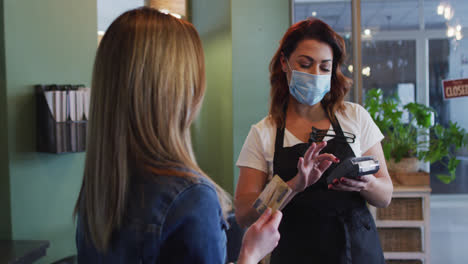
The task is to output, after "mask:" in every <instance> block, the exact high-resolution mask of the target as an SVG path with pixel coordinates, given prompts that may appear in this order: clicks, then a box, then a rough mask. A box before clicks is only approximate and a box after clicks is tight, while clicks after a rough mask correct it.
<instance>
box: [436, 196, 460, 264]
mask: <svg viewBox="0 0 468 264" xmlns="http://www.w3.org/2000/svg"><path fill="white" fill-rule="evenodd" d="M431 263H432V264H442V263H443V264H466V263H468V194H451V195H440V194H437V195H431Z"/></svg>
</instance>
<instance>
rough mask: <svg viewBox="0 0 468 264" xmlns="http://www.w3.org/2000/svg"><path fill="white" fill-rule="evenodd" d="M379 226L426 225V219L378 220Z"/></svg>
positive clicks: (376, 223)
mask: <svg viewBox="0 0 468 264" xmlns="http://www.w3.org/2000/svg"><path fill="white" fill-rule="evenodd" d="M375 225H376V226H377V227H424V226H425V223H424V221H399V220H377V221H375Z"/></svg>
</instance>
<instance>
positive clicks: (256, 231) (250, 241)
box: [239, 208, 283, 263]
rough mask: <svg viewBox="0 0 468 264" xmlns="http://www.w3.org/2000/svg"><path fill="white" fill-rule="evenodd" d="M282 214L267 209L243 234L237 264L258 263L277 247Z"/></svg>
mask: <svg viewBox="0 0 468 264" xmlns="http://www.w3.org/2000/svg"><path fill="white" fill-rule="evenodd" d="M282 216H283V215H282V213H281V212H280V211H278V210H275V211H273V210H272V209H271V208H267V209H266V210H265V212H263V214H262V215H261V216H260V218H259V219H258V220H257V221H256V222H255V223H254V224H252V225H251V226H250V227H249V229H247V231H246V232H245V235H244V238H243V241H242V248H241V252H240V256H239V263H258V262H259V261H260V260H261V259H263V258H264V257H265V256H266V255H267V254H268V253H270V252H271V251H273V249H274V248H275V247H276V246H277V245H278V242H279V239H280V234H279V232H278V226H279V224H280V222H281V218H282Z"/></svg>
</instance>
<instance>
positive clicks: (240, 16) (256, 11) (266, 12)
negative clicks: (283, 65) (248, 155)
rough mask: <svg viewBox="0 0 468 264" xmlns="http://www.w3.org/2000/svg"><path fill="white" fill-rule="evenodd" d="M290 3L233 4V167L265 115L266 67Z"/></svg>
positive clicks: (284, 27) (245, 0)
mask: <svg viewBox="0 0 468 264" xmlns="http://www.w3.org/2000/svg"><path fill="white" fill-rule="evenodd" d="M289 10H290V9H289V1H286V0H256V1H249V0H233V1H232V39H233V41H232V47H233V48H232V57H233V61H232V79H233V82H232V90H233V98H232V101H233V103H232V104H233V109H232V112H233V127H234V131H233V146H234V148H233V153H234V154H233V166H234V175H235V176H234V182H237V177H238V174H239V170H238V168H237V167H235V163H236V161H237V158H238V156H239V153H240V150H241V148H242V145H243V144H244V140H245V138H246V137H247V134H248V133H249V130H250V127H251V125H253V124H255V123H257V122H258V121H260V120H261V119H262V118H263V117H265V116H266V115H267V114H268V102H269V95H270V84H269V70H268V66H269V63H270V60H271V58H272V57H273V55H274V53H275V51H276V49H277V48H278V46H279V41H280V39H281V38H282V36H283V34H284V33H285V32H286V30H287V29H288V27H289V23H290V22H289V21H290V18H289Z"/></svg>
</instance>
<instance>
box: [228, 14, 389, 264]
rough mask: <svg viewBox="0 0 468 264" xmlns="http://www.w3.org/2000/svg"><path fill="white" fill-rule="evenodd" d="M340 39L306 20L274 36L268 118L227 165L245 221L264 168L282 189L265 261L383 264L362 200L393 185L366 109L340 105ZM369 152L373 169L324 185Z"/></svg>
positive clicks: (379, 197)
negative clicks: (232, 168)
mask: <svg viewBox="0 0 468 264" xmlns="http://www.w3.org/2000/svg"><path fill="white" fill-rule="evenodd" d="M344 58H345V45H344V41H343V39H342V38H341V37H340V36H339V35H338V34H336V32H334V31H333V30H332V29H331V28H330V27H329V26H328V25H327V24H325V23H324V22H322V21H320V20H317V19H308V20H304V21H300V22H298V23H296V24H294V25H293V26H292V27H291V28H290V29H289V30H288V31H287V32H286V34H285V35H284V37H283V39H282V40H281V42H280V46H279V48H278V50H277V52H276V54H275V55H274V57H273V59H272V61H271V64H270V84H271V92H270V94H271V100H270V110H269V115H268V116H267V117H265V118H264V119H263V120H261V121H260V122H259V123H257V124H255V125H253V126H252V128H251V130H250V132H249V134H248V136H247V139H246V141H245V143H244V146H243V148H242V150H241V153H240V156H239V159H238V161H237V166H238V167H239V168H240V176H239V181H238V184H237V189H236V197H235V204H236V208H237V211H236V217H237V219H238V221H239V223H241V224H242V225H244V226H249V225H250V224H251V223H252V222H253V221H254V220H255V219H256V218H257V217H258V216H259V215H258V213H257V212H256V210H254V209H252V203H253V202H254V201H255V200H256V198H257V197H258V196H259V195H260V193H261V192H262V191H263V189H264V188H265V186H266V185H267V184H268V183H269V181H270V179H271V178H272V177H273V176H274V175H278V176H280V177H281V179H282V180H283V181H284V182H286V183H287V185H288V186H289V187H290V188H291V189H292V193H291V194H290V195H289V197H288V198H287V199H286V201H285V204H286V205H285V207H284V209H283V210H282V212H283V220H282V222H281V224H280V227H279V231H280V235H281V239H280V241H279V245H278V247H277V248H276V249H275V250H274V251H273V253H272V255H271V258H270V263H274V264H276V263H311V262H313V263H332V264H333V263H353V264H357V263H373V264H379V263H382V264H383V263H384V257H383V253H382V249H381V246H380V243H379V238H378V234H377V231H376V227H375V224H374V221H373V219H372V216H371V215H370V213H369V211H368V209H367V207H366V202H368V203H370V204H372V205H374V206H377V207H386V206H388V205H389V203H390V200H391V194H392V191H393V186H392V182H391V179H390V177H389V174H388V171H387V167H386V164H385V159H384V156H383V152H382V147H381V144H380V141H381V140H382V139H383V135H382V133H381V132H380V130H379V129H378V127H377V126H376V125H375V123H374V122H373V120H372V119H371V117H370V115H369V114H368V112H367V111H366V110H365V109H364V108H363V107H361V106H360V105H358V104H355V103H350V102H344V97H345V95H346V94H347V92H348V91H349V88H350V86H351V81H350V80H349V79H348V78H346V77H345V76H344V75H343V74H342V73H341V71H340V67H341V65H342V63H343V61H344ZM360 156H374V157H376V158H377V160H378V161H379V163H380V170H379V171H378V172H377V173H375V174H374V175H372V174H369V175H364V176H361V177H358V178H354V179H350V178H345V177H341V178H338V179H335V180H334V181H333V182H331V183H327V180H326V178H327V176H328V175H330V173H332V172H333V170H334V169H335V168H336V167H337V166H338V165H340V162H341V161H344V160H346V159H347V158H352V157H360Z"/></svg>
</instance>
